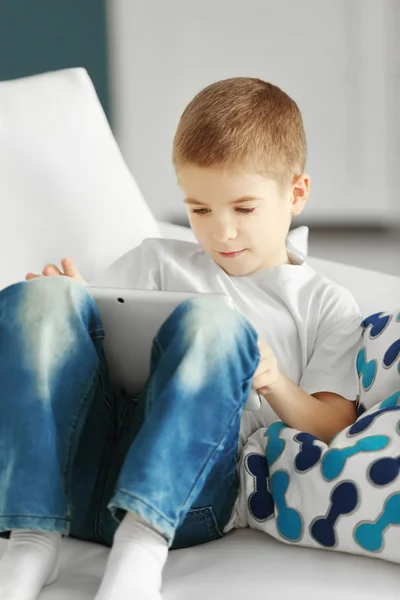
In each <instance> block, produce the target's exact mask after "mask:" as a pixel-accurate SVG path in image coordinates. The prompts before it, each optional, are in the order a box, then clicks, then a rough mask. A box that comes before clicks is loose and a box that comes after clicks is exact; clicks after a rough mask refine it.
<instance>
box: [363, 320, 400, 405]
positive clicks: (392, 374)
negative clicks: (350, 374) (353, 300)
mask: <svg viewBox="0 0 400 600" xmlns="http://www.w3.org/2000/svg"><path fill="white" fill-rule="evenodd" d="M363 328H364V334H363V342H364V343H363V347H362V349H361V350H360V352H359V353H358V357H357V371H358V375H359V377H360V399H359V403H358V414H359V415H361V414H362V413H363V412H364V411H365V410H368V409H369V408H371V407H372V406H375V405H376V404H377V403H378V402H381V401H382V398H388V397H390V396H392V395H393V394H396V393H398V392H399V391H400V376H399V375H400V312H397V311H396V312H394V313H385V312H379V313H375V314H373V315H370V316H369V317H367V318H366V319H364V321H363ZM389 401H390V400H389Z"/></svg>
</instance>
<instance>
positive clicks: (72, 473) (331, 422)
mask: <svg viewBox="0 0 400 600" xmlns="http://www.w3.org/2000/svg"><path fill="white" fill-rule="evenodd" d="M173 158H174V165H175V168H176V173H177V177H178V181H179V184H180V186H181V188H182V190H183V193H184V196H185V204H186V208H187V210H188V215H189V219H190V224H191V227H192V229H193V231H194V233H195V236H196V238H197V240H198V242H199V245H197V244H193V243H189V242H182V241H175V240H162V239H150V240H145V241H144V242H143V243H142V244H141V245H140V246H139V247H138V248H135V249H134V250H132V251H131V252H129V253H127V254H126V255H125V256H123V257H121V258H120V259H119V260H117V261H116V262H115V263H114V264H113V265H112V266H111V267H109V268H108V269H107V270H106V271H105V272H104V273H103V274H102V275H101V276H100V277H98V278H97V279H96V281H93V282H91V283H93V284H95V285H108V286H118V287H130V288H138V289H163V290H180V291H198V292H220V293H221V292H223V293H226V294H229V295H230V296H231V297H232V298H233V300H234V303H235V305H236V307H237V309H238V310H237V311H233V310H230V309H227V308H226V306H225V305H222V303H219V302H217V301H215V300H212V301H211V300H209V299H208V298H207V297H206V296H204V299H203V298H200V299H196V300H192V301H188V302H185V303H183V304H181V305H180V306H179V307H178V308H177V310H176V311H175V312H174V313H173V315H172V316H171V317H170V318H169V319H168V320H167V321H166V322H165V323H164V325H163V326H162V328H161V329H160V331H159V333H158V334H157V336H156V338H155V340H154V346H153V353H152V362H151V375H150V379H149V382H148V384H147V386H146V390H144V392H143V394H142V397H141V399H140V400H139V401H137V402H135V401H133V400H131V399H127V398H125V397H124V396H123V395H122V394H117V391H116V390H115V388H113V387H112V386H111V384H110V382H109V380H108V377H107V371H106V365H105V362H104V356H103V355H102V351H101V338H102V328H101V323H100V321H99V317H98V313H97V312H96V307H95V306H94V302H93V301H92V300H91V297H90V295H89V294H88V293H87V291H86V290H85V288H84V286H82V285H77V284H76V283H74V282H73V281H71V279H75V280H77V281H78V282H79V283H80V284H84V283H85V282H84V281H83V279H82V277H81V276H80V275H79V272H78V271H77V269H76V267H75V265H74V264H73V263H72V261H70V260H67V259H65V260H64V261H63V262H62V266H63V271H60V270H59V269H58V268H57V267H56V266H55V265H50V266H47V267H46V268H45V269H44V271H43V275H66V276H68V277H44V278H43V277H41V276H38V275H34V274H28V275H27V279H32V280H33V281H31V282H29V283H26V282H25V283H22V284H17V285H16V286H11V287H10V288H7V289H6V290H3V292H2V293H1V295H0V299H1V304H0V308H1V307H2V306H3V313H4V314H7V317H8V318H7V320H5V319H3V320H2V319H1V310H0V357H1V361H0V363H1V362H3V360H2V359H3V357H4V356H6V351H5V346H6V344H8V346H7V353H8V354H7V356H8V357H9V360H8V362H7V365H8V366H7V369H6V368H4V369H3V371H2V372H1V373H0V376H1V381H4V382H5V385H4V389H5V394H3V392H2V394H3V395H4V396H5V398H6V399H5V400H2V403H1V404H2V405H3V411H2V413H3V412H4V414H7V415H10V414H12V415H13V417H10V416H8V417H7V424H6V425H4V424H3V425H1V424H0V439H1V440H2V442H3V441H4V447H7V446H6V442H7V443H8V444H9V446H10V447H11V448H12V452H11V455H10V456H9V461H8V462H4V460H3V463H2V464H1V465H0V466H1V468H0V479H1V480H2V479H3V475H4V477H5V475H6V476H7V477H6V478H5V480H6V482H5V483H0V530H1V531H7V530H8V531H10V530H11V531H12V534H11V538H10V542H9V546H8V549H7V552H6V554H5V556H4V557H3V559H2V561H1V562H0V600H5V599H6V598H7V599H10V598H12V599H13V600H35V598H36V597H37V595H38V594H39V592H40V589H41V588H42V586H43V585H45V584H48V583H50V582H51V581H54V579H55V577H56V576H57V553H58V547H59V542H60V539H61V535H62V534H68V533H71V535H74V536H75V537H80V538H81V539H90V540H93V541H99V542H101V543H106V544H108V545H111V544H112V550H111V553H110V556H109V560H108V564H107V569H106V572H105V575H104V578H103V581H102V584H101V586H100V589H99V591H98V594H97V596H96V600H106V599H107V600H125V599H126V600H128V599H129V600H130V599H131V598H132V599H133V598H135V600H144V599H147V600H149V599H156V598H160V597H161V596H160V588H161V572H162V568H163V565H164V563H165V561H166V558H167V553H168V548H181V547H185V546H191V545H196V544H199V543H203V542H206V541H210V540H212V539H216V538H218V537H221V536H222V535H223V534H224V532H226V531H228V530H229V529H231V528H232V527H237V526H241V522H243V515H240V514H239V512H240V511H238V509H237V506H235V505H236V504H237V499H238V488H239V474H238V469H237V465H238V457H239V456H240V453H241V451H242V450H243V447H244V446H245V444H246V441H247V439H248V438H249V436H250V435H252V434H253V433H254V432H255V431H256V430H258V429H259V428H262V427H266V426H267V425H269V424H270V423H271V422H273V421H274V420H277V419H280V420H282V421H284V422H285V423H286V424H288V425H289V426H290V427H292V428H295V429H298V430H301V431H307V432H309V433H311V434H313V435H315V436H317V437H318V438H320V439H321V440H324V441H326V442H327V441H329V440H330V439H331V438H332V437H333V436H334V435H335V434H336V433H337V432H338V431H340V430H342V429H344V428H345V427H346V426H348V425H349V424H350V423H352V422H354V421H355V419H356V409H355V400H356V398H357V393H358V378H357V374H356V368H355V359H356V353H357V350H358V348H359V343H360V340H361V315H360V311H359V308H358V306H357V305H356V302H355V300H354V299H353V297H352V296H351V294H350V293H349V292H348V291H347V290H345V289H344V288H342V287H340V286H338V285H336V284H334V283H332V282H330V281H329V280H328V279H326V278H325V277H324V276H322V275H320V274H319V273H317V272H315V271H314V270H313V269H312V268H311V267H309V266H308V265H307V264H306V263H305V262H304V261H303V260H302V258H301V257H300V256H298V255H296V253H294V252H293V251H289V250H288V249H287V248H286V236H287V233H288V231H289V227H290V223H291V219H292V216H296V215H298V214H300V213H301V211H302V210H303V208H304V205H305V203H306V201H307V197H308V194H309V187H310V178H309V176H308V175H307V174H305V172H304V168H305V161H306V139H305V134H304V129H303V123H302V118H301V114H300V111H299V109H298V107H297V105H296V104H295V102H294V101H293V100H292V99H291V98H289V97H288V96H287V95H286V94H285V93H284V92H283V91H281V90H280V89H279V88H277V87H275V86H273V85H271V84H269V83H266V82H264V81H261V80H258V79H251V78H236V79H229V80H225V81H220V82H217V83H215V84H213V85H211V86H209V87H208V88H206V89H205V90H203V91H202V92H200V93H199V94H198V95H197V96H196V97H195V98H194V99H193V100H192V102H191V103H190V104H189V106H188V107H187V108H186V110H185V111H184V113H183V115H182V118H181V120H180V123H179V126H178V130H177V132H176V136H175V139H174V152H173ZM4 307H5V308H4ZM17 327H19V328H20V329H16V328H17ZM21 327H23V329H22V330H21ZM16 331H17V334H18V335H17V334H16ZM21 331H23V332H24V335H19V334H20V332H21ZM27 338H28V339H29V349H27V346H26V339H27ZM15 340H16V341H15ZM99 342H100V343H99ZM24 344H25V345H24ZM10 348H11V349H10ZM13 348H14V349H15V351H14V350H13ZM34 352H35V356H36V359H35V360H36V362H35V363H34V364H33V362H34V361H33V359H32V356H33V355H34ZM27 356H28V357H30V361H31V362H30V363H29V361H27V359H26V357H27ZM21 357H25V359H24V361H25V362H24V368H25V370H24V371H23V372H22V370H20V371H18V369H17V368H16V367H15V365H16V364H17V362H18V360H19V361H20V362H21V360H22V359H21ZM13 358H14V359H15V362H13ZM28 363H29V366H28V367H27V364H28ZM27 372H28V373H31V374H32V373H34V374H35V377H33V379H34V384H35V386H34V387H33V388H32V385H33V384H32V381H31V380H29V382H27V381H28V380H27ZM251 388H254V389H255V390H257V391H258V393H259V394H260V395H261V397H262V406H261V408H260V409H259V410H258V411H255V412H244V413H243V406H244V405H245V403H246V399H247V397H248V394H249V392H250V389H251ZM27 389H28V390H29V394H26V390H27ZM32 389H33V391H32ZM27 395H28V396H29V397H30V399H31V401H32V398H33V399H34V406H35V411H36V412H34V413H33V414H32V416H31V413H32V405H30V406H29V410H30V411H31V413H29V411H28V405H26V403H25V402H26V401H25V398H26V397H27ZM39 400H40V401H39ZM17 401H18V402H17ZM89 401H90V402H89ZM15 406H17V408H15ZM50 408H51V410H50ZM25 409H26V410H25ZM21 411H22V413H23V414H25V415H27V414H30V419H31V421H30V427H29V428H26V429H29V430H35V428H37V429H36V431H38V430H39V428H41V429H40V431H41V436H42V437H40V436H39V439H40V440H41V444H39V446H40V449H39V450H37V449H36V446H35V450H32V448H33V445H31V446H30V445H29V444H30V442H31V438H30V437H29V434H28V433H26V432H25V430H23V431H22V430H21V429H22V428H21V427H18V424H20V423H21V416H20V415H21ZM25 418H26V417H25ZM0 420H1V419H0ZM43 423H45V425H43ZM78 423H79V425H78ZM71 429H72V431H73V433H74V437H72V434H71ZM67 431H69V434H68V435H67V433H66V432H67ZM78 434H79V437H78ZM68 436H69V437H68ZM22 438H23V439H22ZM20 439H22V442H20ZM32 439H33V438H32ZM49 439H50V442H49V443H47V442H44V441H43V440H49ZM60 440H63V441H62V442H61V441H60ZM42 441H43V443H42ZM24 444H25V449H26V447H27V446H29V448H30V451H31V455H30V456H29V457H28V458H27V459H26V460H25V462H24V460H23V459H22V457H21V455H22V454H23V452H22V450H23V447H24ZM46 450H47V451H46ZM19 451H20V452H19ZM75 453H76V455H75ZM53 456H55V458H54V459H53V458H52V457H53ZM66 456H67V457H71V456H76V458H75V461H74V464H73V466H71V462H72V459H70V460H69V462H68V460H67V459H66V458H65V457H66ZM57 461H58V462H57ZM60 465H61V467H62V468H63V471H62V473H63V478H62V482H61V483H62V485H57V481H58V480H59V479H60ZM17 467H18V469H17ZM7 469H8V470H7ZM29 469H30V470H31V471H32V470H33V469H34V474H32V475H31V476H30V478H28V479H27V476H26V473H28V472H29ZM24 473H25V478H23V475H24ZM57 478H58V480H57ZM56 480H57V481H56ZM31 481H32V482H33V483H32V484H31V483H30V482H31ZM68 485H69V486H70V488H71V490H70V491H68ZM63 486H64V487H63ZM66 490H67V491H66ZM99 490H100V491H99ZM28 492H29V493H31V495H32V499H31V500H29V501H27V497H28V496H29V498H30V497H31V496H30V495H29V493H28ZM65 497H66V498H67V500H65ZM235 511H236V512H235ZM10 515H11V517H10ZM17 515H18V517H17ZM21 515H23V517H21ZM37 515H41V518H39V517H38V516H37ZM235 519H236V520H235ZM114 534H115V535H114Z"/></svg>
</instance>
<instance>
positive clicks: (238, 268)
mask: <svg viewBox="0 0 400 600" xmlns="http://www.w3.org/2000/svg"><path fill="white" fill-rule="evenodd" d="M216 262H217V264H218V266H220V267H221V269H223V270H224V271H225V273H226V274H227V275H231V276H232V277H245V276H246V275H251V273H254V271H256V268H255V267H254V266H252V265H251V264H249V262H250V261H248V262H247V264H243V263H242V264H240V263H239V262H236V264H235V259H228V260H221V261H216ZM229 263H232V264H229Z"/></svg>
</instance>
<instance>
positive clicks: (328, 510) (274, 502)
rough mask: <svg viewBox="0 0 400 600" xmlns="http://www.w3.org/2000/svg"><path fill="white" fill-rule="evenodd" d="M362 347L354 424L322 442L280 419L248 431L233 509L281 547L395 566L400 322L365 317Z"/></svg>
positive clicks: (399, 515)
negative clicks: (376, 560)
mask: <svg viewBox="0 0 400 600" xmlns="http://www.w3.org/2000/svg"><path fill="white" fill-rule="evenodd" d="M363 339H364V345H363V348H362V350H361V351H360V353H359V356H358V360H357V368H358V372H359V375H360V381H361V391H360V402H359V406H358V408H359V416H358V418H357V421H356V422H355V423H354V424H353V425H351V426H349V427H347V428H346V429H345V430H344V431H342V432H340V433H339V434H337V435H336V436H335V437H334V438H333V439H332V440H331V441H330V443H329V444H325V443H324V442H322V441H321V440H318V439H317V438H315V437H314V436H312V435H310V434H308V433H304V432H299V431H297V430H295V429H291V428H289V427H287V425H285V424H284V423H282V422H281V421H277V422H275V423H273V424H272V425H270V426H269V427H268V428H267V429H259V430H258V431H256V432H255V433H254V434H253V435H252V436H251V437H250V438H249V440H248V442H247V444H246V446H245V448H244V450H243V453H242V456H241V468H240V473H241V487H240V497H239V503H238V506H239V507H242V508H245V511H244V512H245V513H246V517H247V518H246V519H243V524H244V525H249V526H250V527H252V528H254V529H260V530H262V531H264V532H266V533H269V534H270V535H272V536H273V537H275V538H276V539H278V540H280V541H283V542H286V543H289V544H297V545H300V546H310V547H313V548H322V549H329V550H337V551H342V552H350V553H352V554H362V555H365V556H370V557H377V558H381V559H384V560H389V561H393V562H397V563H400V527H398V526H399V525H400V476H399V473H400V314H398V313H395V314H391V315H389V314H386V313H377V314H375V315H371V316H370V317H368V318H367V319H365V321H364V338H363ZM265 459H266V460H265ZM239 509H240V508H239ZM239 509H237V510H239ZM245 521H246V522H245Z"/></svg>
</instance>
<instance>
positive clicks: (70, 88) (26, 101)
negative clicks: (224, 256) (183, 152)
mask: <svg viewBox="0 0 400 600" xmlns="http://www.w3.org/2000/svg"><path fill="white" fill-rule="evenodd" d="M0 209H1V211H0V289H2V288H3V287H5V286H6V285H9V284H11V283H14V282H16V281H20V280H21V279H23V278H24V277H25V274H26V272H28V271H33V272H40V271H41V270H42V268H43V266H44V264H45V263H46V262H54V263H59V262H60V260H61V258H63V257H64V256H69V257H71V258H74V259H75V260H76V262H77V264H78V266H79V268H80V270H81V272H82V274H83V275H84V276H85V277H86V278H88V279H90V278H91V277H93V276H94V275H95V274H96V273H97V272H98V271H100V270H102V269H103V268H105V267H107V266H108V265H109V264H110V263H111V262H112V261H114V260H115V259H116V258H117V257H118V256H120V255H121V254H123V253H125V252H127V251H128V250H129V249H130V248H132V247H134V246H136V245H137V244H139V243H140V242H141V241H142V240H143V239H144V238H145V237H158V236H159V235H160V232H159V228H158V225H157V223H156V221H155V218H154V216H153V215H152V213H151V211H150V209H149V208H148V206H147V204H146V203H145V201H144V199H143V197H142V195H141V193H140V191H139V189H138V187H137V185H136V182H135V180H134V178H133V177H132V175H131V173H130V171H129V170H128V167H127V166H126V164H125V162H124V160H123V158H122V155H121V153H120V151H119V149H118V146H117V144H116V141H115V139H114V136H113V134H112V132H111V129H110V127H109V125H108V122H107V119H106V117H105V114H104V112H103V109H102V107H101V105H100V102H99V100H98V98H97V95H96V92H95V90H94V87H93V85H92V82H91V80H90V78H89V76H88V74H87V73H86V71H85V70H84V69H81V68H78V69H65V70H61V71H55V72H51V73H46V74H43V75H36V76H33V77H27V78H23V79H18V80H13V81H6V82H0Z"/></svg>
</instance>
